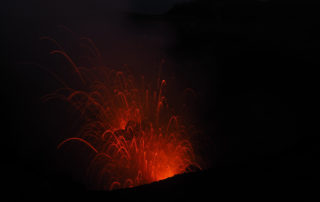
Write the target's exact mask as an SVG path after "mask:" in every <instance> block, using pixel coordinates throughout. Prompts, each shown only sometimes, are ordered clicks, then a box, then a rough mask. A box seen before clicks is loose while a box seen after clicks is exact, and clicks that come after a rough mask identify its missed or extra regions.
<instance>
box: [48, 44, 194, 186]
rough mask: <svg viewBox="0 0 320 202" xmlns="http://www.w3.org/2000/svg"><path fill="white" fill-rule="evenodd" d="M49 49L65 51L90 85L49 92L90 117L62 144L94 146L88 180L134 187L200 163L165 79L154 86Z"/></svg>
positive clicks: (83, 79)
mask: <svg viewBox="0 0 320 202" xmlns="http://www.w3.org/2000/svg"><path fill="white" fill-rule="evenodd" d="M90 44H91V43H90ZM91 45H92V44H91ZM93 50H97V49H96V47H95V46H94V47H93ZM51 53H52V54H57V55H60V56H63V57H65V58H66V61H68V62H69V63H70V65H71V66H72V67H73V69H74V71H75V73H76V74H77V75H78V77H79V79H80V80H81V81H82V83H83V84H84V85H85V86H86V87H85V89H84V90H83V89H81V90H80V89H74V88H70V87H68V86H65V87H64V88H61V89H58V90H57V91H56V92H55V93H52V94H50V95H47V96H46V97H45V99H51V98H56V97H59V98H62V99H64V100H66V101H68V102H70V103H71V104H72V105H73V106H74V107H75V108H76V109H77V110H79V112H80V113H81V115H82V116H83V118H84V119H85V120H86V124H85V125H84V126H83V128H81V131H80V133H79V134H78V135H76V136H75V137H71V138H67V139H65V140H63V141H62V142H61V143H60V144H59V145H58V149H60V148H62V147H66V146H68V144H72V142H73V141H78V142H81V143H83V144H85V145H87V146H88V147H89V148H91V150H92V152H93V153H94V156H93V158H92V159H91V163H90V165H89V166H88V180H90V181H93V182H94V184H95V185H96V187H95V188H97V189H107V190H112V189H116V188H127V187H133V186H138V185H142V184H146V183H151V182H154V181H159V180H162V179H166V178H168V177H172V176H174V175H176V174H180V173H184V172H190V171H192V170H193V169H195V168H196V169H200V166H199V165H198V164H197V163H196V159H195V155H194V151H193V148H192V145H191V143H190V141H189V140H188V135H190V134H189V133H190V131H189V130H188V126H186V125H184V124H183V123H182V122H183V120H182V117H179V116H176V115H174V114H172V112H171V111H172V110H170V107H169V105H168V101H167V98H166V97H165V91H166V87H167V84H166V81H165V80H162V81H161V80H158V81H160V82H154V83H155V84H156V85H155V86H152V85H151V84H146V82H145V81H144V79H143V78H141V79H138V80H136V78H135V77H134V76H132V75H130V74H128V73H126V72H122V71H114V70H109V69H107V68H105V67H99V68H84V67H81V68H80V67H79V66H77V65H76V63H75V62H73V61H72V59H71V58H70V57H69V56H68V54H67V53H66V52H65V51H63V50H55V51H52V52H51ZM96 55H97V57H98V56H99V55H100V53H99V54H98V52H97V54H96ZM57 57H58V56H57ZM158 79H159V78H158Z"/></svg>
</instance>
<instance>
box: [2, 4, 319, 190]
mask: <svg viewBox="0 0 320 202" xmlns="http://www.w3.org/2000/svg"><path fill="white" fill-rule="evenodd" d="M177 3H179V4H178V5H180V6H177ZM183 3H184V4H183ZM317 8H318V7H317V5H308V4H307V3H304V4H302V3H301V2H299V1H290V2H286V1H277V2H275V1H254V0H243V1H236V0H234V1H233V0H225V1H224V0H219V1H210V0H197V1H192V0H158V1H155V0H118V1H108V0H91V1H75V0H70V1H62V0H57V1H40V0H31V1H23V0H11V1H2V2H1V6H0V14H1V35H0V36H1V67H2V73H1V75H2V77H3V78H1V80H2V82H3V85H2V87H3V88H4V89H3V91H2V92H3V93H2V97H3V98H4V99H2V101H3V102H4V104H3V106H4V107H2V108H3V109H2V110H4V112H3V116H5V117H6V118H5V119H6V122H5V123H4V128H6V130H3V131H9V132H7V133H6V134H5V135H3V137H4V139H3V141H2V147H3V149H4V152H3V154H6V155H5V158H4V161H2V163H3V166H2V167H4V168H5V173H8V175H7V176H8V177H7V179H6V180H5V182H6V184H8V186H7V187H8V188H9V189H10V190H14V191H15V189H19V190H18V193H23V194H26V193H28V192H31V190H40V191H43V192H44V193H65V192H68V191H71V192H74V193H77V192H79V190H83V189H84V187H85V186H84V185H83V183H82V182H83V181H81V179H79V176H77V174H75V175H71V174H70V170H64V169H65V168H64V167H63V166H61V165H60V164H61V162H59V160H57V158H56V156H55V155H56V150H55V146H56V145H57V143H58V142H59V141H61V139H63V138H64V137H65V135H66V134H68V133H70V132H72V131H73V130H74V128H72V127H70V126H69V125H71V124H72V123H73V122H72V119H73V117H72V116H71V115H68V114H67V113H66V112H65V111H64V109H65V108H66V106H63V105H62V106H59V105H55V104H54V103H53V104H52V103H51V104H44V103H42V102H41V101H40V97H41V96H43V95H44V94H46V93H48V92H50V91H52V90H54V89H56V88H57V84H56V83H54V82H53V81H52V80H51V78H50V76H48V75H47V74H45V73H44V72H43V71H41V70H39V69H37V68H34V67H31V66H32V65H31V66H30V65H29V66H28V65H27V66H23V65H21V63H24V62H35V63H41V64H43V65H46V66H49V67H51V68H55V69H54V70H56V71H59V70H60V71H61V68H60V69H59V68H58V67H57V64H59V61H55V62H54V63H51V61H52V60H51V59H52V58H50V57H49V56H48V51H49V50H51V49H50V48H51V47H48V45H46V44H44V43H43V41H42V42H41V41H39V38H40V37H41V36H47V35H49V36H52V37H53V38H56V39H57V40H59V41H60V42H62V43H64V44H66V47H67V48H70V50H72V51H74V50H73V49H72V48H71V46H72V44H74V40H73V38H72V36H71V35H70V34H69V35H68V33H66V32H64V31H63V30H62V29H61V26H60V25H64V26H66V27H68V28H70V29H71V30H73V31H74V32H75V33H77V34H79V35H84V36H87V37H90V38H91V39H92V40H93V41H94V42H95V43H96V44H97V47H98V48H99V49H100V50H101V51H102V54H103V56H104V57H103V58H104V61H102V62H103V63H104V64H106V65H107V66H112V67H119V66H121V65H123V64H128V65H129V66H130V67H132V69H133V70H134V71H137V72H143V73H145V74H152V73H153V72H155V71H156V68H157V67H158V66H159V62H160V61H161V60H162V59H165V60H166V64H165V68H166V71H165V73H164V76H166V77H168V78H174V79H175V81H176V86H175V87H176V89H177V90H183V89H184V88H186V87H191V88H193V89H195V91H196V92H197V94H198V96H199V99H198V108H197V109H196V110H195V111H196V112H195V117H197V123H198V124H199V126H200V128H201V129H202V130H203V133H204V135H203V136H202V137H201V138H199V142H198V143H199V144H198V145H196V146H195V148H196V149H198V152H199V153H201V154H202V155H204V156H205V158H204V159H205V160H204V161H206V162H207V164H208V165H210V169H209V170H208V171H206V172H204V173H202V174H201V173H200V174H198V175H199V176H200V177H199V178H198V179H194V178H193V177H191V178H188V176H186V178H183V177H182V180H181V179H180V180H181V181H177V183H178V182H179V183H180V184H179V183H178V185H177V186H178V187H183V188H182V192H183V193H184V192H186V190H189V189H191V190H192V189H193V188H194V184H201V183H202V182H208V179H209V180H211V179H217V180H218V182H217V183H216V184H214V183H213V184H212V186H214V187H215V186H216V187H219V183H220V182H222V181H224V179H227V180H228V182H230V183H231V184H232V183H233V182H235V181H237V183H239V181H240V182H241V183H244V184H245V182H244V181H246V180H248V181H250V180H252V181H253V180H254V179H261V182H256V181H254V182H255V183H258V184H259V183H261V184H263V180H266V178H269V180H270V181H268V183H270V184H268V185H265V186H273V185H272V183H277V179H282V180H283V179H290V180H291V181H290V182H292V183H293V184H295V185H296V184H297V185H298V184H311V181H312V180H314V179H316V178H317V177H318V175H317V174H316V171H317V169H318V167H317V165H316V164H317V163H316V161H317V160H318V157H319V156H318V152H319V144H318V143H317V142H318V140H319V138H318V137H317V136H316V135H313V134H306V132H300V131H298V128H300V127H301V126H300V125H301V124H300V122H301V120H300V119H301V117H300V116H301V115H299V113H298V112H299V111H303V110H301V108H302V107H301V106H305V103H304V102H305V101H303V100H308V97H309V96H308V93H307V92H306V90H305V89H306V86H305V85H307V84H306V83H307V82H305V80H308V82H310V81H313V79H306V77H308V76H309V75H308V73H306V68H307V67H312V68H317V67H319V61H318V55H319V54H318V53H319V51H318V49H319V47H320V40H319V32H317V27H318V26H319V21H318V20H317V19H318V14H317ZM56 63H57V64H56ZM66 75H67V73H66ZM66 77H67V76H66ZM67 79H69V78H67ZM175 104H177V105H179V103H175ZM59 107H61V108H59ZM63 107H64V108H63ZM8 152H9V153H8ZM73 163H75V162H73ZM74 165H78V164H76V163H75V164H74ZM66 167H68V166H66ZM217 172H219V175H218V176H216V173H217ZM230 173H236V174H233V175H230ZM230 176H232V177H230ZM239 176H245V179H244V178H242V177H239ZM266 176H268V177H266ZM219 180H220V181H219ZM213 181H214V180H213ZM271 181H273V182H271ZM280 181H281V180H280ZM17 182H19V183H17ZM281 182H283V181H281ZM168 183H169V184H170V182H168ZM172 184H174V183H172ZM172 184H170V185H168V186H174V185H172ZM182 184H184V185H185V186H182ZM159 186H160V185H159ZM166 186H167V185H166ZM203 186H204V185H201V186H200V187H198V188H197V190H198V191H199V190H201V189H202V188H203ZM224 186H226V189H227V190H229V187H228V186H227V184H225V185H224ZM239 186H240V185H239ZM261 186H262V185H261ZM21 187H27V188H26V189H23V188H21ZM209 187H210V186H209ZM147 189H148V188H147ZM150 189H152V187H151V188H150ZM157 189H160V190H161V189H164V190H166V187H161V186H160V188H159V187H157ZM168 189H169V188H168ZM230 189H231V188H230ZM234 189H237V188H234ZM172 190H176V189H175V188H172ZM179 190H180V189H179ZM204 190H206V192H208V193H207V194H208V196H212V195H211V191H212V190H211V189H210V188H205V189H204ZM180 191H181V190H180ZM142 192H143V190H142ZM199 192H201V193H202V192H203V191H199ZM209 192H210V193H209ZM179 193H180V192H179ZM190 193H191V194H192V192H190ZM190 193H189V194H190ZM193 194H194V195H196V194H197V191H195V193H193ZM27 195H28V196H32V194H27Z"/></svg>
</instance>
